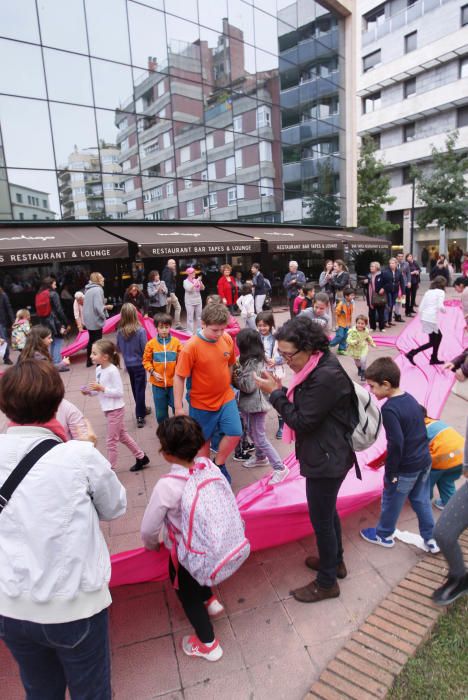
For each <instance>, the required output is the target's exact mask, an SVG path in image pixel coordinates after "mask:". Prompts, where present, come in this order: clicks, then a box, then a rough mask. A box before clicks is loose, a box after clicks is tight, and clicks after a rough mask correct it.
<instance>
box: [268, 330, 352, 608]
mask: <svg viewBox="0 0 468 700" xmlns="http://www.w3.org/2000/svg"><path fill="white" fill-rule="evenodd" d="M275 338H276V340H277V343H278V354H279V355H281V357H282V358H283V360H284V362H285V363H286V364H287V365H288V366H289V367H290V369H291V370H292V371H293V372H294V373H295V376H294V378H293V380H292V382H291V383H290V386H289V389H287V390H286V388H284V387H283V386H282V385H281V379H279V378H277V377H275V376H274V375H271V374H269V373H267V372H263V373H262V377H258V378H257V384H258V386H259V387H260V389H261V390H262V391H263V392H265V394H268V395H269V400H270V403H271V404H272V405H273V407H274V408H275V409H276V411H277V412H278V413H279V414H280V416H281V418H283V420H284V423H285V425H284V428H283V440H285V441H286V442H293V441H295V450H296V457H297V459H298V461H299V465H300V470H301V475H302V476H303V477H305V480H306V494H307V503H308V506H309V515H310V520H311V523H312V526H313V528H314V531H315V537H316V541H317V549H318V556H309V557H307V559H306V560H305V564H306V566H307V567H309V569H312V570H314V571H317V572H318V573H317V578H316V579H315V580H314V581H312V582H311V583H309V584H308V585H307V586H304V587H302V588H296V589H295V590H293V591H291V594H292V595H293V596H294V598H295V599H296V600H298V601H300V602H302V603H316V602H319V601H321V600H325V599H327V598H336V597H337V596H339V595H340V588H339V586H338V583H337V578H345V576H346V574H347V571H346V566H345V564H344V561H343V545H342V540H341V524H340V519H339V517H338V513H337V511H336V500H337V497H338V491H339V490H340V486H341V484H342V483H343V480H344V478H345V476H346V474H347V473H348V471H349V470H350V468H351V467H352V466H353V462H354V452H353V449H352V446H351V443H350V435H351V433H352V431H353V428H354V426H355V424H356V403H355V402H356V397H355V393H354V388H353V384H352V382H351V380H350V379H349V377H348V375H347V374H346V372H345V371H344V369H343V368H342V366H341V365H340V363H339V361H338V359H337V358H336V357H335V356H334V355H333V354H332V353H331V352H330V350H329V347H328V338H327V336H326V335H325V333H324V331H323V330H322V328H321V326H319V325H318V324H316V323H313V322H312V321H311V320H310V319H308V318H305V317H304V316H298V317H296V318H293V319H291V320H290V321H288V322H287V323H285V324H284V325H283V326H281V328H280V329H279V330H278V331H277V333H276V334H275ZM280 487H281V485H280Z"/></svg>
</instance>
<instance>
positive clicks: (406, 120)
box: [358, 0, 468, 257]
mask: <svg viewBox="0 0 468 700" xmlns="http://www.w3.org/2000/svg"><path fill="white" fill-rule="evenodd" d="M363 9H365V12H364V13H362V15H361V18H360V19H361V27H362V31H361V65H360V70H359V78H358V95H359V97H360V102H361V105H360V106H361V109H360V120H359V129H358V131H359V133H360V135H363V134H371V135H372V137H373V139H374V141H375V143H376V146H377V151H376V155H377V157H378V158H380V159H383V160H384V162H385V165H386V172H387V174H388V176H389V178H390V183H391V189H390V195H392V196H393V197H395V200H394V202H393V203H392V204H388V205H387V206H386V207H385V209H386V213H387V218H388V219H390V220H391V221H392V222H393V223H395V224H398V225H399V227H400V229H399V231H398V230H397V231H396V232H395V234H394V236H395V238H394V240H395V242H398V243H403V247H404V249H405V251H408V252H409V251H410V250H411V240H410V239H411V213H412V207H411V205H412V195H413V182H412V171H411V168H412V166H415V165H416V166H419V167H420V168H421V170H422V171H423V172H424V171H425V172H428V171H430V169H431V157H432V148H433V147H436V148H437V149H438V150H443V149H444V145H445V140H446V137H447V134H449V133H450V132H452V131H454V130H455V129H458V132H459V133H458V142H457V148H458V149H460V150H461V151H465V152H466V151H468V5H467V4H466V0H465V2H463V1H460V2H443V0H430V1H428V0H418V1H416V2H408V3H406V2H405V3H401V2H399V1H398V0H388V1H387V2H385V3H382V2H381V1H375V2H366V3H365V8H363ZM415 205H416V215H417V208H418V206H421V203H420V202H419V203H418V200H417V198H416V200H415ZM447 234H448V242H449V247H450V248H452V247H453V248H456V247H457V246H458V245H460V244H461V247H462V248H465V247H466V242H465V237H466V234H465V232H463V233H462V232H460V231H458V232H456V231H452V232H447ZM438 246H439V229H438V227H436V226H431V227H429V228H428V229H426V230H418V228H417V226H416V224H415V232H414V241H413V250H412V252H414V253H415V254H416V255H418V257H419V256H420V254H421V251H422V250H423V249H424V248H425V249H426V253H429V252H433V251H434V250H436V249H438Z"/></svg>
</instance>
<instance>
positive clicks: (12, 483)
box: [0, 439, 60, 513]
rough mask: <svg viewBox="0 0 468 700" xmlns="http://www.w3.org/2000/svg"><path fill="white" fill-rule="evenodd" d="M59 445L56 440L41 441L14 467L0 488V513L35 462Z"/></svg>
mask: <svg viewBox="0 0 468 700" xmlns="http://www.w3.org/2000/svg"><path fill="white" fill-rule="evenodd" d="M58 444H60V443H59V442H58V441H57V440H49V439H47V440H43V441H42V442H40V443H39V444H38V445H36V447H34V448H33V449H32V450H31V452H28V454H27V455H25V456H24V457H23V459H22V460H20V462H19V463H18V464H17V465H16V467H15V468H14V469H13V471H12V472H11V474H10V476H9V477H8V479H7V480H6V481H5V482H4V483H3V485H2V487H1V488H0V513H1V512H2V511H3V509H4V508H5V506H6V505H7V504H8V501H9V500H10V498H11V497H12V495H13V492H14V491H15V489H16V488H17V487H18V486H19V485H20V483H21V482H22V481H23V479H24V477H25V476H26V475H27V473H28V472H29V471H30V470H31V469H32V468H33V467H34V465H35V464H36V462H38V461H39V460H40V459H41V457H43V456H44V455H45V454H46V452H49V450H51V449H52V448H53V447H55V446H56V445H58Z"/></svg>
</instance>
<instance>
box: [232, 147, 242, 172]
mask: <svg viewBox="0 0 468 700" xmlns="http://www.w3.org/2000/svg"><path fill="white" fill-rule="evenodd" d="M234 158H235V162H236V168H237V169H239V168H242V149H239V150H237V151H234Z"/></svg>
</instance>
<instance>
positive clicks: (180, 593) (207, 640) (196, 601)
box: [169, 559, 215, 644]
mask: <svg viewBox="0 0 468 700" xmlns="http://www.w3.org/2000/svg"><path fill="white" fill-rule="evenodd" d="M178 576H179V588H178V589H176V593H177V597H178V598H179V600H180V602H181V603H182V607H183V609H184V612H185V614H186V615H187V617H188V619H189V622H190V624H191V625H192V627H193V629H194V630H195V634H196V635H197V637H198V639H199V640H200V641H201V642H203V644H211V642H212V641H213V640H214V638H215V636H214V631H213V625H212V624H211V620H210V616H209V615H208V612H207V610H206V607H205V602H206V601H207V600H209V599H210V598H211V596H212V595H213V593H212V590H211V588H208V586H200V584H199V583H198V582H197V581H195V579H194V578H193V576H191V575H190V574H189V572H188V571H187V569H184V567H183V566H180V564H179V570H178ZM169 577H170V579H171V582H172V583H174V580H175V577H176V571H175V568H174V564H173V563H172V560H171V559H169Z"/></svg>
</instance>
